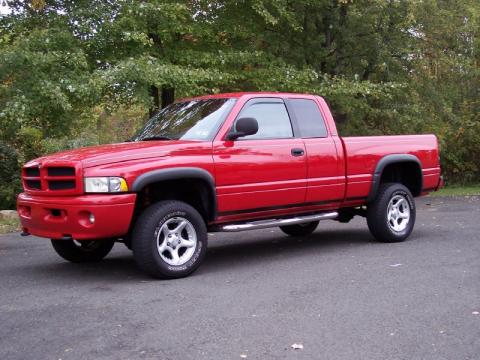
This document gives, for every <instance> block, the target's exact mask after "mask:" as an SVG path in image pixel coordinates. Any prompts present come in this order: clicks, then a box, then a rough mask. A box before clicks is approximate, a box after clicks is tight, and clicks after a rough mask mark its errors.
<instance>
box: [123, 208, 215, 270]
mask: <svg viewBox="0 0 480 360" xmlns="http://www.w3.org/2000/svg"><path fill="white" fill-rule="evenodd" d="M132 249H133V256H134V258H135V261H136V263H137V265H138V266H139V267H140V268H141V269H142V270H144V271H145V272H147V273H148V274H150V275H151V276H153V277H157V278H180V277H184V276H187V275H189V274H191V273H192V272H193V271H195V270H196V269H197V268H198V267H199V266H200V264H201V262H202V261H203V259H204V258H205V254H206V251H207V227H206V225H205V222H204V221H203V218H202V216H201V215H200V214H199V213H198V211H197V210H195V209H194V208H193V207H192V206H190V205H188V204H186V203H184V202H181V201H160V202H158V203H156V204H154V205H152V206H150V207H149V208H148V209H146V210H145V211H144V212H143V213H142V215H140V217H139V218H138V220H137V222H136V224H135V228H134V230H133V237H132Z"/></svg>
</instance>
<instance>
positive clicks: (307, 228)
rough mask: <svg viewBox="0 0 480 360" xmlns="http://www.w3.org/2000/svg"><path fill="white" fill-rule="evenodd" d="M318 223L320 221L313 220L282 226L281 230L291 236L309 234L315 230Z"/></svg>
mask: <svg viewBox="0 0 480 360" xmlns="http://www.w3.org/2000/svg"><path fill="white" fill-rule="evenodd" d="M318 223H319V221H312V222H309V223H305V224H297V225H287V226H280V230H282V231H283V232H284V233H285V234H287V235H290V236H307V235H310V234H311V233H313V232H314V231H315V229H316V228H317V226H318Z"/></svg>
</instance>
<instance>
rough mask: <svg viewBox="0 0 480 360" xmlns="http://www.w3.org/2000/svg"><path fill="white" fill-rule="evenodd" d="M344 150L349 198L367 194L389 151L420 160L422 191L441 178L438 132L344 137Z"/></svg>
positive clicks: (427, 189)
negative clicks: (381, 161)
mask: <svg viewBox="0 0 480 360" xmlns="http://www.w3.org/2000/svg"><path fill="white" fill-rule="evenodd" d="M341 139H342V144H343V148H344V153H345V168H346V169H345V170H346V171H345V174H346V183H347V189H346V198H355V197H366V196H368V194H369V192H370V189H371V185H372V180H373V176H374V172H375V168H376V165H377V163H378V162H379V160H380V159H381V158H383V157H384V156H386V155H389V154H410V155H414V156H416V157H417V158H418V159H419V160H420V163H421V168H422V174H423V187H422V193H424V192H427V191H431V190H432V189H435V188H436V186H437V185H438V182H439V178H440V163H439V154H438V141H437V138H436V136H435V135H400V136H397V135H395V136H362V137H358V136H355V137H342V138H341Z"/></svg>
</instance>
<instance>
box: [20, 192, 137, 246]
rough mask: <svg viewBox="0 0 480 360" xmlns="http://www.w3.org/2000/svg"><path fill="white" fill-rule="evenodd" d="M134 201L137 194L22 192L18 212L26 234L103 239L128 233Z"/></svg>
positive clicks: (58, 237)
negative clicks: (35, 193) (65, 194)
mask: <svg viewBox="0 0 480 360" xmlns="http://www.w3.org/2000/svg"><path fill="white" fill-rule="evenodd" d="M135 199H136V194H114V195H107V194H106V195H103V194H102V195H82V196H72V197H70V196H68V197H67V196H63V197H62V196H55V197H53V196H36V195H35V196H32V195H28V194H26V193H21V194H20V195H19V196H18V198H17V209H18V215H19V217H20V222H21V224H22V228H23V231H24V233H29V234H32V235H36V236H40V237H45V238H51V239H61V238H65V237H71V238H73V239H76V240H87V239H103V238H111V237H121V236H123V235H125V234H127V232H128V229H129V227H130V222H131V220H132V217H133V211H134V208H135ZM90 214H93V216H94V218H95V221H94V222H93V223H91V221H90V218H91V216H90Z"/></svg>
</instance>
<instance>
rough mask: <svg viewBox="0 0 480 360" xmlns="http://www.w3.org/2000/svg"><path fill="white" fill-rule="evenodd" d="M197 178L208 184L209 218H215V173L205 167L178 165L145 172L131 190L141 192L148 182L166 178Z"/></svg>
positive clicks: (136, 180)
mask: <svg viewBox="0 0 480 360" xmlns="http://www.w3.org/2000/svg"><path fill="white" fill-rule="evenodd" d="M180 179H196V180H202V181H204V182H205V183H206V184H207V189H208V190H209V194H208V197H209V198H208V201H209V204H207V205H208V206H207V207H206V208H207V210H208V212H209V219H210V220H214V219H215V218H216V217H217V195H216V194H217V193H216V191H215V179H214V177H213V175H212V174H211V173H210V172H208V171H207V170H205V169H202V168H196V167H177V168H169V169H159V170H153V171H149V172H146V173H143V174H142V175H140V176H139V177H137V178H136V179H135V180H134V181H133V184H132V188H131V191H133V192H139V191H141V190H142V189H143V188H144V187H145V186H147V185H148V184H152V183H155V182H159V181H166V180H180Z"/></svg>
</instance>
